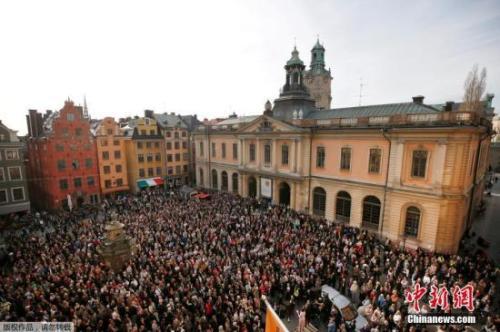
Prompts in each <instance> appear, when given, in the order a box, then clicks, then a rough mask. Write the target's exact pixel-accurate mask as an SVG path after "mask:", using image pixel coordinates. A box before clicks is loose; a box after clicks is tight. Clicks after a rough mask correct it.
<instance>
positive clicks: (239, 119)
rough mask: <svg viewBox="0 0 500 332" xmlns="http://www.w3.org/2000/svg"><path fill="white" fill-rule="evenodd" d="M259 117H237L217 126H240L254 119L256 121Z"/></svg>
mask: <svg viewBox="0 0 500 332" xmlns="http://www.w3.org/2000/svg"><path fill="white" fill-rule="evenodd" d="M259 116H260V115H247V116H239V117H237V118H229V119H226V120H223V121H221V122H217V124H216V125H217V126H227V125H234V124H240V123H247V122H251V121H253V120H255V119H257V118H258V117H259Z"/></svg>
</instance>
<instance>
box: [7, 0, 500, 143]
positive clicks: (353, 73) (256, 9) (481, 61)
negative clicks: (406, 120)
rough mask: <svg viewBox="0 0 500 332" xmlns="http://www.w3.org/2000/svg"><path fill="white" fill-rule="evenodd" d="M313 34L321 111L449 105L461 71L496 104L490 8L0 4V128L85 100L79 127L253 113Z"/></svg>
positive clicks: (273, 94)
mask: <svg viewBox="0 0 500 332" xmlns="http://www.w3.org/2000/svg"><path fill="white" fill-rule="evenodd" d="M318 35H319V39H320V41H321V43H322V44H323V45H324V46H325V48H326V63H327V67H330V68H331V71H332V76H333V82H332V97H333V101H332V107H348V106H357V105H359V104H360V97H359V95H360V82H361V80H362V82H363V89H362V98H361V103H362V104H363V105H369V104H383V103H393V102H406V101H411V97H412V96H415V95H424V96H425V101H424V102H426V103H442V102H445V101H448V100H454V101H460V100H461V99H462V96H463V83H464V80H465V78H466V76H467V73H468V72H469V71H470V69H471V68H472V66H473V65H474V64H478V65H479V67H486V68H487V71H488V79H487V91H488V92H491V93H496V94H497V98H496V99H497V100H494V103H493V105H494V106H496V105H498V99H499V98H500V1H498V0H475V1H467V0H422V1H400V0H397V1H396V0H395V1H392V0H384V1H381V0H366V1H356V0H349V1H341V0H315V1H307V0H303V1H300V0H272V1H269V0H252V1H238V0H228V1H222V0H221V1H218V0H212V1H206V0H200V1H189V0H182V1H152V0H145V1H126V0H125V1H123V0H122V1H112V0H106V1H98V0H86V1H67V0H63V1H53V0H45V1H39V0H33V1H24V0H17V1H2V2H1V3H0V120H2V121H3V122H4V123H5V124H6V125H7V126H9V127H10V128H11V129H14V130H18V134H20V135H22V134H25V133H26V131H27V130H26V120H25V115H26V114H27V112H28V110H29V109H38V110H39V111H45V110H47V109H51V110H59V109H61V108H62V106H63V104H64V101H65V100H66V99H67V98H68V97H69V98H70V99H72V100H74V101H75V103H77V104H82V103H83V98H84V96H86V99H87V104H88V107H89V113H90V115H91V117H92V118H103V117H104V116H114V117H116V118H118V117H124V116H133V115H143V112H144V110H145V109H152V110H154V111H155V112H161V113H163V112H175V113H180V114H197V115H198V118H199V119H203V118H215V117H227V116H228V115H229V114H231V113H233V112H236V114H238V115H254V114H261V113H262V111H263V110H264V103H265V102H266V100H268V99H269V100H271V101H273V100H274V99H275V98H277V97H278V95H279V89H280V87H281V86H282V85H283V84H284V80H285V71H284V69H283V66H284V64H285V62H286V61H287V60H288V59H289V58H290V53H291V51H292V49H293V46H294V44H296V45H297V49H298V50H299V52H300V57H301V59H302V60H303V61H304V62H305V63H306V64H307V65H309V63H310V59H311V56H310V50H311V48H312V46H313V45H314V44H315V42H316V38H317V36H318Z"/></svg>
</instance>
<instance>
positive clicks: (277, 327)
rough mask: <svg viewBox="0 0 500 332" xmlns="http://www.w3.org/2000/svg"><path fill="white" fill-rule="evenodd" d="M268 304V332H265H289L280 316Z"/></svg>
mask: <svg viewBox="0 0 500 332" xmlns="http://www.w3.org/2000/svg"><path fill="white" fill-rule="evenodd" d="M264 302H265V303H266V331H265V332H289V331H288V329H287V328H286V326H285V324H284V323H283V322H282V321H281V319H280V318H279V316H278V315H277V314H276V312H275V311H274V309H273V307H271V305H270V304H269V302H267V300H266V299H265V298H264Z"/></svg>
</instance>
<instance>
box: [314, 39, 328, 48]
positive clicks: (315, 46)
mask: <svg viewBox="0 0 500 332" xmlns="http://www.w3.org/2000/svg"><path fill="white" fill-rule="evenodd" d="M318 49H320V50H323V51H324V50H325V48H324V47H323V45H321V44H320V43H319V39H318V40H316V44H315V45H314V47H313V48H312V50H311V51H314V50H318Z"/></svg>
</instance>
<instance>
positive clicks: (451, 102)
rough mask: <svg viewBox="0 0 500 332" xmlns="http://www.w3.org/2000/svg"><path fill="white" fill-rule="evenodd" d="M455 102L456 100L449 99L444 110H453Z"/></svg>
mask: <svg viewBox="0 0 500 332" xmlns="http://www.w3.org/2000/svg"><path fill="white" fill-rule="evenodd" d="M454 104H455V102H453V101H447V102H446V104H445V105H444V111H445V112H451V111H452V110H453V105H454Z"/></svg>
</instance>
